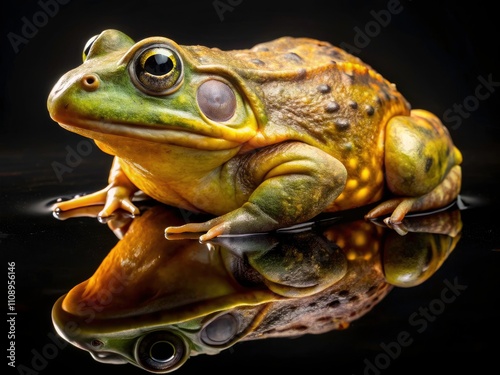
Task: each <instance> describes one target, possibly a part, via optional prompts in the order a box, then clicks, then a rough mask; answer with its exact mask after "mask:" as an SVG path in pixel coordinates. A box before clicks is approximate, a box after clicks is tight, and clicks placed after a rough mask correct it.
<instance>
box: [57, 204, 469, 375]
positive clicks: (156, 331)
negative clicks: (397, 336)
mask: <svg viewBox="0 0 500 375" xmlns="http://www.w3.org/2000/svg"><path fill="white" fill-rule="evenodd" d="M93 209H97V207H93ZM141 210H143V213H142V214H141V215H139V216H137V217H135V218H133V219H132V220H131V222H130V224H129V225H126V228H124V232H123V237H122V238H121V239H120V240H119V241H117V242H116V244H115V245H114V246H113V247H112V248H111V249H109V251H106V255H105V257H104V258H103V259H102V261H101V263H100V264H99V265H98V266H97V268H96V269H95V270H93V273H92V272H90V273H91V274H92V275H91V276H90V277H89V278H87V279H86V280H83V281H78V282H77V283H76V285H75V286H73V287H71V288H69V290H68V291H67V292H65V293H64V294H62V295H61V296H60V297H59V298H58V299H57V300H56V302H55V303H54V305H53V309H52V320H53V325H54V328H55V329H56V331H57V332H58V334H59V335H60V336H61V337H62V338H63V339H64V340H66V341H67V342H69V343H70V344H71V345H73V346H75V347H77V348H79V349H82V350H84V351H86V352H88V353H90V354H91V356H92V357H93V358H94V359H95V360H97V361H99V362H102V363H107V364H132V365H135V366H137V367H139V368H142V369H144V370H146V371H150V372H153V373H168V372H173V371H176V370H178V369H179V368H181V366H183V365H184V364H185V363H186V361H188V359H190V358H193V357H198V356H202V355H218V354H220V353H221V352H223V351H225V350H227V349H229V348H232V347H233V346H235V345H237V344H238V343H240V342H245V341H246V342H248V341H253V340H261V341H262V340H265V339H284V338H293V337H295V338H296V337H300V336H304V335H306V334H307V335H318V334H325V333H327V332H333V331H336V330H346V329H349V327H350V326H351V324H352V323H354V322H356V321H359V320H361V319H362V318H363V317H364V316H366V315H368V314H369V313H370V312H371V310H372V309H374V308H375V306H377V305H378V303H380V302H382V301H383V300H384V298H385V297H386V296H387V295H388V294H389V293H391V291H392V290H393V289H394V288H412V287H416V286H418V285H420V284H422V283H424V282H426V281H427V280H429V279H430V278H431V277H432V275H434V274H435V273H436V272H437V271H438V270H439V269H440V268H441V266H442V265H443V263H444V262H445V261H446V259H448V258H449V256H451V254H452V252H453V251H454V249H455V248H456V246H457V244H458V242H459V240H460V237H461V232H462V221H461V213H460V210H458V209H455V210H445V211H440V212H437V213H432V214H429V215H421V216H417V217H411V218H410V217H407V218H405V219H404V220H403V224H404V226H403V227H404V229H405V233H404V234H400V233H398V232H397V231H395V230H392V229H389V228H388V227H387V226H385V225H384V224H383V223H378V222H371V221H366V220H363V219H359V218H356V217H355V218H353V219H347V218H345V217H344V218H341V219H338V220H321V221H318V222H315V225H314V226H312V227H309V226H308V227H305V228H301V229H300V230H298V229H294V230H291V229H290V230H283V231H276V232H272V233H264V234H261V235H254V236H219V237H217V238H214V239H212V240H209V241H206V242H203V243H202V242H200V241H198V240H197V237H196V236H189V234H183V235H182V236H183V238H182V239H181V238H179V239H177V240H176V241H165V238H164V236H163V232H162V228H164V227H166V226H170V225H179V224H180V223H182V222H183V221H184V218H183V216H182V214H181V212H179V211H178V210H177V209H175V208H174V207H170V206H167V205H163V204H159V203H157V202H153V206H147V205H143V206H141ZM120 216H123V218H128V216H127V214H126V212H119V213H117V214H116V215H115V216H114V217H113V219H111V220H118V219H119V217H120ZM113 227H115V226H113ZM110 229H112V228H110ZM179 236H181V235H179ZM89 247H90V248H94V247H102V244H101V243H100V240H99V239H96V240H95V242H94V241H91V242H90V245H89ZM207 249H208V250H209V251H207ZM375 321H376V320H375ZM372 322H374V320H372ZM368 324H370V322H369V321H368ZM310 337H311V338H312V336H310ZM300 345H301V344H300V343H297V346H300ZM278 346H279V345H278ZM210 363H212V362H210ZM209 365H210V364H209Z"/></svg>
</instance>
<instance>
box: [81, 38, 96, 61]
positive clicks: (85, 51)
mask: <svg viewBox="0 0 500 375" xmlns="http://www.w3.org/2000/svg"><path fill="white" fill-rule="evenodd" d="M98 36H99V35H94V36H93V37H92V38H90V39H89V40H88V41H87V43H85V47H83V52H82V59H83V62H85V61H86V60H87V57H89V52H90V49H91V48H92V45H93V44H94V42H95V40H96V39H97V37H98Z"/></svg>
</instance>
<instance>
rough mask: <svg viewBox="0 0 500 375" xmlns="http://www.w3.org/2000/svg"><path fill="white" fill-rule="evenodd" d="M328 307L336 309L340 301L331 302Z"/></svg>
mask: <svg viewBox="0 0 500 375" xmlns="http://www.w3.org/2000/svg"><path fill="white" fill-rule="evenodd" d="M328 306H329V307H337V306H340V301H339V300H338V299H335V300H333V301H332V302H330V303H329V304H328Z"/></svg>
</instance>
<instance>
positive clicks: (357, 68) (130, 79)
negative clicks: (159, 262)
mask: <svg viewBox="0 0 500 375" xmlns="http://www.w3.org/2000/svg"><path fill="white" fill-rule="evenodd" d="M83 60H84V62H83V64H82V65H80V66H79V67H77V68H75V69H73V70H71V71H69V72H68V73H66V74H65V75H64V76H63V77H62V78H60V80H59V81H58V82H57V84H56V85H55V86H54V88H53V89H52V92H51V93H50V96H49V98H48V110H49V112H50V115H51V117H52V118H53V119H54V120H55V121H56V122H58V123H59V124H60V125H61V126H62V127H63V128H65V129H67V130H69V131H72V132H75V133H78V134H80V135H82V136H85V137H88V138H92V139H94V140H95V142H96V144H97V146H98V147H99V148H100V149H101V150H103V151H104V152H106V153H109V154H111V155H113V156H115V158H114V161H113V166H112V168H111V172H110V175H109V185H108V186H107V187H106V188H104V189H102V190H100V191H98V192H95V193H93V194H89V195H85V196H80V197H77V198H74V199H72V200H69V201H65V202H59V203H57V204H56V205H55V206H54V209H55V210H63V211H64V210H70V209H73V208H78V207H82V206H87V205H95V204H104V203H105V206H104V208H103V210H102V211H101V212H100V216H102V217H106V216H109V215H110V214H111V213H113V212H114V211H115V210H117V209H120V208H121V209H124V210H127V211H129V212H131V213H132V214H134V215H136V214H139V209H138V208H137V207H136V206H135V205H134V203H132V202H133V198H134V194H135V193H137V192H143V193H145V194H146V195H147V196H150V197H151V198H154V199H155V200H158V201H160V202H163V203H166V204H168V205H172V206H175V207H179V208H181V209H184V210H187V211H190V212H203V213H207V214H210V215H214V216H215V217H214V218H213V219H210V220H208V221H206V222H203V223H188V224H185V225H179V226H175V227H173V226H172V227H168V228H166V229H165V233H166V234H167V235H168V234H172V233H182V232H197V233H205V234H204V235H202V236H201V237H200V239H201V240H208V239H211V238H214V237H216V236H219V235H222V234H234V233H253V232H267V231H272V230H275V229H279V228H283V227H288V226H292V225H294V224H297V223H301V222H304V221H307V220H309V219H311V218H313V217H315V216H317V215H318V214H320V213H322V212H332V211H341V210H347V209H351V208H355V207H360V206H364V205H368V204H371V203H375V202H379V201H380V202H381V203H380V205H378V206H376V207H375V208H373V209H372V210H371V211H370V212H368V213H367V214H366V218H376V217H382V216H387V215H390V216H389V217H387V218H386V220H387V222H388V223H394V224H397V223H400V222H401V221H402V219H403V218H404V216H405V215H406V214H407V213H408V212H411V211H427V210H432V209H435V208H440V207H443V206H445V205H447V204H448V203H450V202H451V201H453V200H454V199H455V198H456V197H457V195H458V193H459V191H460V185H461V168H460V163H461V160H462V156H461V153H460V151H459V150H458V149H457V148H456V147H455V146H454V145H453V142H452V140H451V138H450V136H449V133H448V131H447V129H446V128H445V127H444V126H443V125H442V123H441V122H440V120H439V119H438V118H437V117H436V116H434V115H433V114H431V113H429V112H427V111H425V110H412V109H411V108H410V105H409V103H408V102H407V101H406V100H405V98H404V97H403V96H402V95H401V94H400V93H399V92H398V91H397V90H396V87H395V85H394V84H391V83H390V82H388V81H387V80H386V79H384V78H383V77H382V76H381V75H380V74H379V73H377V72H376V71H375V70H374V69H373V68H371V67H370V66H369V65H367V64H365V63H363V62H362V61H361V60H360V59H358V58H357V57H355V56H352V55H350V54H348V53H346V52H345V51H343V50H341V49H339V48H336V47H334V46H332V45H331V44H329V43H327V42H323V41H318V40H314V39H310V38H292V37H282V38H278V39H276V40H273V41H270V42H267V43H262V44H258V45H256V46H254V47H253V48H251V49H248V50H232V51H222V50H220V49H217V48H207V47H203V46H181V45H178V44H177V43H175V42H174V41H172V40H170V39H167V38H164V37H151V38H146V39H144V40H141V41H139V42H137V43H135V42H134V41H133V40H132V39H130V38H129V37H128V36H126V35H125V34H123V33H121V32H119V31H116V30H105V31H104V32H102V33H101V34H100V35H98V36H96V37H94V38H92V39H90V40H89V41H88V43H87V45H86V46H85V48H84V51H83ZM386 193H387V194H386ZM388 195H389V197H390V199H388V200H385V201H384V200H383V199H385V198H386V196H388Z"/></svg>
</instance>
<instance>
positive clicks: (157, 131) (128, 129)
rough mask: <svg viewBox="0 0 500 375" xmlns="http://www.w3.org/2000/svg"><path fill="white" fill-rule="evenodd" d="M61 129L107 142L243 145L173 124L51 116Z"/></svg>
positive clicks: (200, 146) (210, 147)
mask: <svg viewBox="0 0 500 375" xmlns="http://www.w3.org/2000/svg"><path fill="white" fill-rule="evenodd" d="M52 118H53V119H54V120H55V121H56V122H57V123H58V124H59V125H60V126H61V127H62V128H64V129H66V130H68V131H71V132H73V133H77V134H80V135H82V136H84V137H87V138H92V139H94V140H97V141H100V142H102V143H108V142H109V141H110V138H111V137H112V136H116V137H125V138H128V139H136V140H140V141H145V142H153V143H159V144H171V145H177V146H182V147H188V148H194V149H202V150H209V151H210V150H214V151H215V150H227V149H233V148H235V147H239V146H241V143H240V142H237V141H231V140H226V139H223V138H216V137H211V136H208V135H204V134H200V133H194V132H190V131H186V130H179V128H176V127H174V126H162V128H159V127H157V126H151V125H140V124H127V123H113V122H103V121H96V120H81V121H77V122H75V121H74V120H72V121H67V120H65V119H61V118H58V117H56V118H55V117H52Z"/></svg>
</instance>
